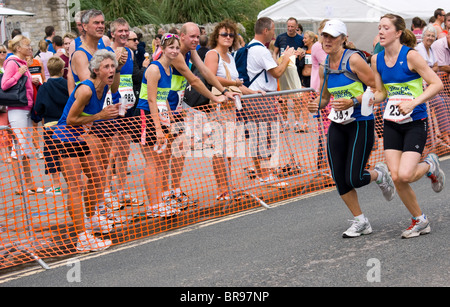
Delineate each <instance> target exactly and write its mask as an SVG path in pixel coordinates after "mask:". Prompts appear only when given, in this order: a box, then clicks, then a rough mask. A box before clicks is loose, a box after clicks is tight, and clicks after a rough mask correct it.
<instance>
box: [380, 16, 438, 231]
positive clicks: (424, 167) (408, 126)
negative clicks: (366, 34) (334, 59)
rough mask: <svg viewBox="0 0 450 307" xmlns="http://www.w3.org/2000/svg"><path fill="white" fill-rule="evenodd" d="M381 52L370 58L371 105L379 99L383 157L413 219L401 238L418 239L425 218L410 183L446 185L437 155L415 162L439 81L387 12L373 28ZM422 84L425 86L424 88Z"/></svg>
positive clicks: (407, 32) (396, 18) (400, 20)
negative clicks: (382, 104) (427, 180)
mask: <svg viewBox="0 0 450 307" xmlns="http://www.w3.org/2000/svg"><path fill="white" fill-rule="evenodd" d="M378 32H379V36H380V44H381V46H382V47H384V50H383V51H382V52H380V53H378V54H376V55H375V56H373V57H372V69H373V71H374V73H375V80H376V89H377V91H376V93H375V103H377V102H381V101H384V100H385V99H386V98H388V99H387V103H386V108H385V111H384V114H383V119H384V133H383V138H384V154H385V158H386V163H387V166H388V167H389V170H390V172H391V175H392V179H393V180H394V183H395V187H396V189H397V192H398V195H399V196H400V199H401V200H402V202H403V204H404V205H405V206H406V208H407V209H408V211H409V212H410V213H411V215H412V223H411V225H410V226H409V227H408V228H407V229H406V230H405V231H404V232H403V233H402V237H403V238H412V237H417V236H419V235H421V234H426V233H429V232H430V231H431V228H430V225H429V220H428V218H427V216H426V215H425V214H423V212H422V211H421V209H420V206H419V204H418V202H417V198H416V195H415V193H414V191H413V189H412V188H411V186H410V184H411V183H413V182H415V181H417V180H419V179H420V178H422V177H423V176H424V175H427V176H428V177H429V178H430V179H431V186H432V188H433V190H434V191H435V192H440V191H441V190H442V189H443V187H444V183H445V174H444V172H443V171H442V170H441V169H440V167H439V160H438V157H437V155H435V154H429V155H428V156H427V157H426V158H425V160H424V161H422V162H420V160H421V157H422V152H423V150H424V148H425V144H426V140H427V117H428V115H427V108H426V104H425V103H426V101H427V100H429V99H431V98H432V97H434V96H435V95H436V94H437V93H438V92H439V91H441V90H442V89H443V85H442V82H441V80H440V79H439V77H438V76H437V75H436V74H435V73H434V72H433V70H432V69H431V68H430V67H429V66H428V65H427V63H426V62H425V60H424V59H423V58H422V57H421V56H420V54H419V53H418V52H416V51H415V50H414V49H412V48H411V47H413V46H414V44H415V36H414V34H413V33H412V32H411V31H410V30H407V29H406V25H405V21H404V20H403V18H402V17H400V16H398V15H394V14H387V15H385V16H383V17H381V19H380V23H379V26H378ZM423 80H425V81H426V82H427V84H428V86H427V88H426V90H425V91H424V90H423V85H422V84H423V83H422V82H423Z"/></svg>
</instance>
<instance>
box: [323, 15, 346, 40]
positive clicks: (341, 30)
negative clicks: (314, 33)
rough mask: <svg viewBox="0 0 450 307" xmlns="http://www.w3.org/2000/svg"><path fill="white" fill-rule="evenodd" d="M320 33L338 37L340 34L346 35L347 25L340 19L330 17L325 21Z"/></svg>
mask: <svg viewBox="0 0 450 307" xmlns="http://www.w3.org/2000/svg"><path fill="white" fill-rule="evenodd" d="M322 33H328V34H330V35H331V36H333V37H338V36H339V35H341V34H344V35H347V26H346V25H345V23H343V22H342V21H340V20H337V19H332V20H329V21H327V23H326V24H325V27H324V28H323V30H322Z"/></svg>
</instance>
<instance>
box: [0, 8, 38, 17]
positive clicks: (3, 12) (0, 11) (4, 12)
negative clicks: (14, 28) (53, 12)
mask: <svg viewBox="0 0 450 307" xmlns="http://www.w3.org/2000/svg"><path fill="white" fill-rule="evenodd" d="M33 15H34V13H28V12H25V11H19V10H14V9H9V8H6V7H0V16H33Z"/></svg>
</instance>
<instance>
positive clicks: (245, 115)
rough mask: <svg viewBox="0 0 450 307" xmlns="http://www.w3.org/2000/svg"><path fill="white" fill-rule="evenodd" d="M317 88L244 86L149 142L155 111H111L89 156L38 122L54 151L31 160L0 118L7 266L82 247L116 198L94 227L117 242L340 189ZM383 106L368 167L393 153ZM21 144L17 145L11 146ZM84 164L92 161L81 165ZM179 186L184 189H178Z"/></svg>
mask: <svg viewBox="0 0 450 307" xmlns="http://www.w3.org/2000/svg"><path fill="white" fill-rule="evenodd" d="M440 77H441V79H442V80H443V81H444V84H445V89H444V90H443V91H442V92H441V93H440V94H439V95H438V96H437V97H435V98H434V99H432V100H431V101H429V102H428V103H427V107H428V111H429V115H430V116H429V137H428V142H427V146H426V149H425V152H424V155H426V154H427V153H429V152H435V153H437V154H438V155H439V156H444V155H447V154H449V152H450V134H449V132H450V120H449V117H450V98H449V97H450V91H449V89H450V87H449V79H448V75H447V74H440ZM315 95H317V94H316V93H315V92H313V91H312V90H311V89H301V90H296V91H281V92H276V93H270V94H268V95H266V96H264V97H263V96H261V95H251V96H243V97H242V105H243V109H242V110H236V109H235V107H234V105H233V106H230V105H227V104H225V105H217V106H213V107H209V108H207V109H202V110H200V109H198V110H193V109H191V110H187V111H183V112H181V113H177V114H173V115H174V116H173V117H172V126H171V129H170V134H169V137H168V138H167V142H166V144H165V145H163V146H160V147H158V148H156V147H155V146H153V145H152V144H151V143H149V142H151V138H150V137H149V135H147V138H143V137H142V128H143V124H144V122H145V123H146V121H145V119H147V120H148V119H149V118H146V117H132V118H124V119H118V120H116V121H110V122H106V123H105V124H104V125H103V127H101V128H102V129H104V130H103V131H102V132H101V133H100V137H99V135H98V134H97V136H93V134H92V132H93V131H94V128H95V127H85V128H86V131H88V134H86V135H83V140H84V141H86V143H87V144H88V145H89V148H87V149H88V150H89V151H90V154H89V155H87V156H85V157H83V158H76V157H75V158H70V157H69V158H67V157H66V156H64V155H62V154H63V153H66V154H67V150H66V151H64V152H63V151H61V148H60V147H58V146H59V144H58V143H55V141H54V139H53V138H52V133H53V132H54V129H55V127H54V126H44V127H40V126H39V127H37V128H30V129H27V131H23V130H22V131H21V133H25V132H27V133H28V134H29V135H30V136H31V137H32V139H33V144H29V145H30V146H31V147H33V146H34V147H36V146H38V147H39V148H40V149H41V150H42V151H44V158H42V156H39V155H38V154H36V155H33V157H31V158H29V160H28V161H29V162H26V161H27V159H26V158H25V157H24V156H23V155H22V154H21V152H20V150H14V149H15V148H17V146H15V145H14V144H15V142H14V140H15V139H16V137H17V133H19V132H18V131H17V130H16V131H15V133H14V131H12V130H11V129H10V128H8V127H6V126H2V127H0V148H2V159H1V160H0V173H1V187H0V193H1V194H0V195H1V196H0V268H1V269H4V268H9V267H12V266H17V265H21V264H24V263H29V262H33V261H37V262H38V263H39V264H40V265H41V266H42V267H44V268H48V267H49V266H48V264H47V263H46V262H45V261H46V259H50V258H56V257H61V256H68V255H71V254H75V253H78V252H79V251H78V250H77V231H76V228H75V223H74V218H75V219H78V220H77V221H78V222H77V223H78V224H79V222H80V221H86V216H85V214H86V215H87V214H88V213H87V212H91V214H93V212H98V211H99V210H100V208H98V206H96V205H98V204H103V203H104V204H105V205H106V207H105V206H103V207H102V209H103V211H102V214H105V215H109V218H110V219H113V220H114V225H112V226H111V227H110V228H108V230H107V231H103V229H100V230H98V231H96V232H97V233H96V237H98V238H101V239H102V240H104V241H108V240H109V241H110V242H111V243H112V245H117V244H121V243H124V242H129V241H132V240H136V239H139V238H143V237H147V236H152V235H156V234H159V233H162V232H165V231H169V230H173V229H177V228H181V227H185V226H188V225H192V224H195V223H198V222H201V221H205V220H208V219H213V218H218V217H222V216H225V215H229V214H234V213H237V212H240V211H243V210H249V209H252V208H257V207H260V206H262V207H264V208H268V209H269V208H270V207H271V205H272V204H274V203H276V202H280V201H283V200H289V199H292V198H295V197H298V196H302V195H306V194H309V193H312V192H317V191H320V190H323V189H326V188H332V187H333V186H334V183H333V180H332V178H331V176H330V173H329V168H328V164H327V162H326V154H325V148H324V144H325V142H324V140H325V138H326V131H327V127H328V125H329V120H328V119H327V110H323V111H322V114H321V116H314V115H313V114H310V113H309V112H308V111H307V109H306V104H307V101H308V100H309V99H311V97H314V96H315ZM374 112H375V115H376V121H375V123H376V124H375V129H376V138H375V140H376V141H375V145H374V148H373V151H372V154H371V156H370V159H369V161H368V167H369V168H372V167H373V166H374V165H375V164H376V162H378V161H381V160H383V159H384V156H383V138H382V134H383V131H382V118H381V115H382V112H383V104H381V105H380V106H379V107H376V108H375V110H374ZM296 122H297V123H298V125H295V123H296ZM97 132H98V131H97ZM144 141H145V145H142V142H144ZM17 149H18V148H17ZM75 150H78V151H79V152H82V151H83V150H86V148H85V147H80V148H77V149H75ZM11 152H16V153H15V155H14V154H13V157H11ZM85 153H86V152H85ZM56 157H58V159H59V160H58V161H59V162H60V164H61V170H60V171H61V172H56V175H52V174H51V173H48V170H50V169H52V167H53V168H54V167H55V165H52V164H51V163H53V162H55V161H53V160H52V158H56ZM80 161H81V162H83V163H84V164H83V165H81V164H80ZM92 161H95V163H94V162H92ZM91 162H92V163H91ZM71 163H72V164H71ZM155 165H156V166H155ZM152 166H153V167H152ZM257 166H261V168H262V169H263V172H259V168H258V167H257ZM80 167H81V168H84V170H86V169H89V167H92V169H90V171H89V172H87V173H86V171H84V172H82V173H81V172H80V171H79V170H80V169H81V168H80ZM46 169H47V172H46ZM155 169H156V170H157V171H155ZM264 171H265V172H264ZM89 173H90V174H89ZM63 175H66V176H63ZM68 180H69V181H70V184H68V182H67V181H68ZM75 182H76V183H75ZM30 186H34V187H35V189H34V190H33V189H31V187H30ZM51 187H53V188H56V187H61V190H62V193H61V195H55V194H54V193H53V194H51V193H46V190H47V189H48V188H51ZM37 188H43V190H44V191H43V192H41V191H37ZM177 188H178V189H177ZM166 190H173V191H174V193H172V194H169V195H168V194H164V193H163V192H164V191H166ZM179 191H182V192H183V193H184V194H181V195H179V196H178V197H177V196H175V192H179ZM121 192H123V193H121ZM163 197H165V198H164V201H165V203H166V204H169V205H170V206H171V207H164V210H166V211H165V212H163V211H164V210H159V212H158V214H156V215H155V214H152V213H151V214H148V212H149V211H148V209H149V207H148V205H150V204H155V203H157V202H161V203H163V202H164V201H162V200H161V199H162V198H163ZM155 199H156V200H155ZM158 199H159V201H158ZM69 203H71V204H77V203H81V205H83V204H84V210H85V212H84V213H80V214H78V215H77V213H75V212H73V210H72V212H71V210H70V209H69V208H72V207H69ZM175 207H176V209H173V208H175ZM153 208H155V206H153ZM170 208H172V209H170ZM96 210H97V211H96ZM78 224H77V225H78ZM85 226H86V229H88V226H87V225H85ZM89 227H91V229H92V227H93V224H91V225H90V226H89ZM47 262H48V261H47Z"/></svg>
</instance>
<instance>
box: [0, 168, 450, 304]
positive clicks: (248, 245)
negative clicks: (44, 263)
mask: <svg viewBox="0 0 450 307" xmlns="http://www.w3.org/2000/svg"><path fill="white" fill-rule="evenodd" d="M441 166H442V168H443V169H444V171H445V173H446V174H447V177H448V178H449V180H450V160H444V161H442V162H441ZM413 188H414V190H415V191H416V193H417V197H418V200H419V203H420V205H421V207H422V210H423V211H424V212H425V213H426V214H427V215H428V217H429V219H430V220H431V223H432V224H431V228H432V232H431V234H429V235H424V236H420V237H418V238H414V239H407V240H406V239H401V237H400V235H401V233H402V231H403V230H404V229H405V228H407V227H408V226H409V224H410V216H409V213H408V212H407V210H406V208H405V207H404V206H403V205H402V203H401V202H400V200H399V198H398V196H396V197H395V199H394V200H393V201H391V202H386V201H385V200H384V198H383V197H382V195H381V192H380V190H379V189H378V187H377V186H376V185H375V184H371V185H369V186H367V187H364V188H361V189H359V190H358V193H359V197H360V201H361V203H362V208H363V211H364V213H365V214H366V216H367V217H368V218H369V219H370V222H371V224H372V228H373V230H374V232H373V234H371V235H368V236H363V237H360V238H356V239H343V238H342V237H341V234H342V232H343V231H344V230H345V229H347V227H348V226H349V225H350V223H349V222H348V221H347V220H349V219H351V215H350V213H349V211H348V210H347V208H346V207H345V205H344V203H343V202H342V200H341V199H340V197H339V196H338V194H337V192H336V191H335V190H334V189H331V190H328V192H324V193H320V194H317V195H314V196H311V197H308V198H301V199H296V200H294V201H291V202H286V203H280V204H277V205H275V206H274V207H273V208H271V209H264V208H260V209H255V210H252V211H248V212H244V213H241V214H237V215H233V216H229V217H227V218H223V219H216V220H213V221H208V222H205V223H202V224H197V225H194V226H192V227H187V228H184V229H179V230H176V231H171V232H167V233H164V234H161V235H158V236H154V237H150V238H147V239H142V240H138V241H135V242H130V243H127V244H123V245H119V246H115V247H112V248H110V249H108V250H106V251H104V252H100V253H89V254H81V255H79V256H78V257H76V258H73V257H72V258H68V259H63V260H59V261H57V262H53V263H50V266H51V269H50V270H47V271H44V270H43V269H41V268H40V267H39V266H37V265H36V266H34V267H32V268H29V269H26V270H23V271H21V272H15V273H8V274H3V275H2V273H1V272H0V287H29V286H44V287H52V286H54V287H97V286H106V287H115V286H125V287H142V286H146V287H208V288H209V287H261V289H265V288H266V287H341V286H343V287H347V286H349V287H389V286H394V287H397V286H398V287H400V286H402V287H409V286H414V287H416V286H428V287H441V286H444V287H445V286H450V257H449V255H450V244H449V234H450V200H449V198H450V197H449V196H450V190H449V186H448V183H447V186H446V188H445V189H444V190H443V191H442V192H441V193H434V192H433V191H432V189H431V186H430V181H429V179H427V178H423V179H421V180H420V181H418V182H416V183H414V184H413ZM210 289H213V288H210ZM214 289H216V290H214V291H219V290H217V288H214ZM222 289H223V288H222ZM170 291H175V292H176V293H177V294H176V295H175V296H173V299H174V300H181V299H182V297H181V296H182V295H183V293H181V294H180V289H179V288H172V289H171V290H170ZM182 291H183V290H182ZM252 291H253V290H252ZM192 294H193V292H191V293H190V295H192ZM217 296H218V294H217V293H216V301H217V299H218V298H217ZM272 297H273V296H272ZM193 298H195V297H193ZM196 298H197V299H200V298H201V297H199V296H197V297H196ZM204 298H205V299H206V297H204ZM236 298H237V297H236ZM256 298H257V299H258V298H259V297H256ZM220 299H221V300H222V301H223V300H224V299H225V295H224V294H223V295H222V296H221V298H220Z"/></svg>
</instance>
